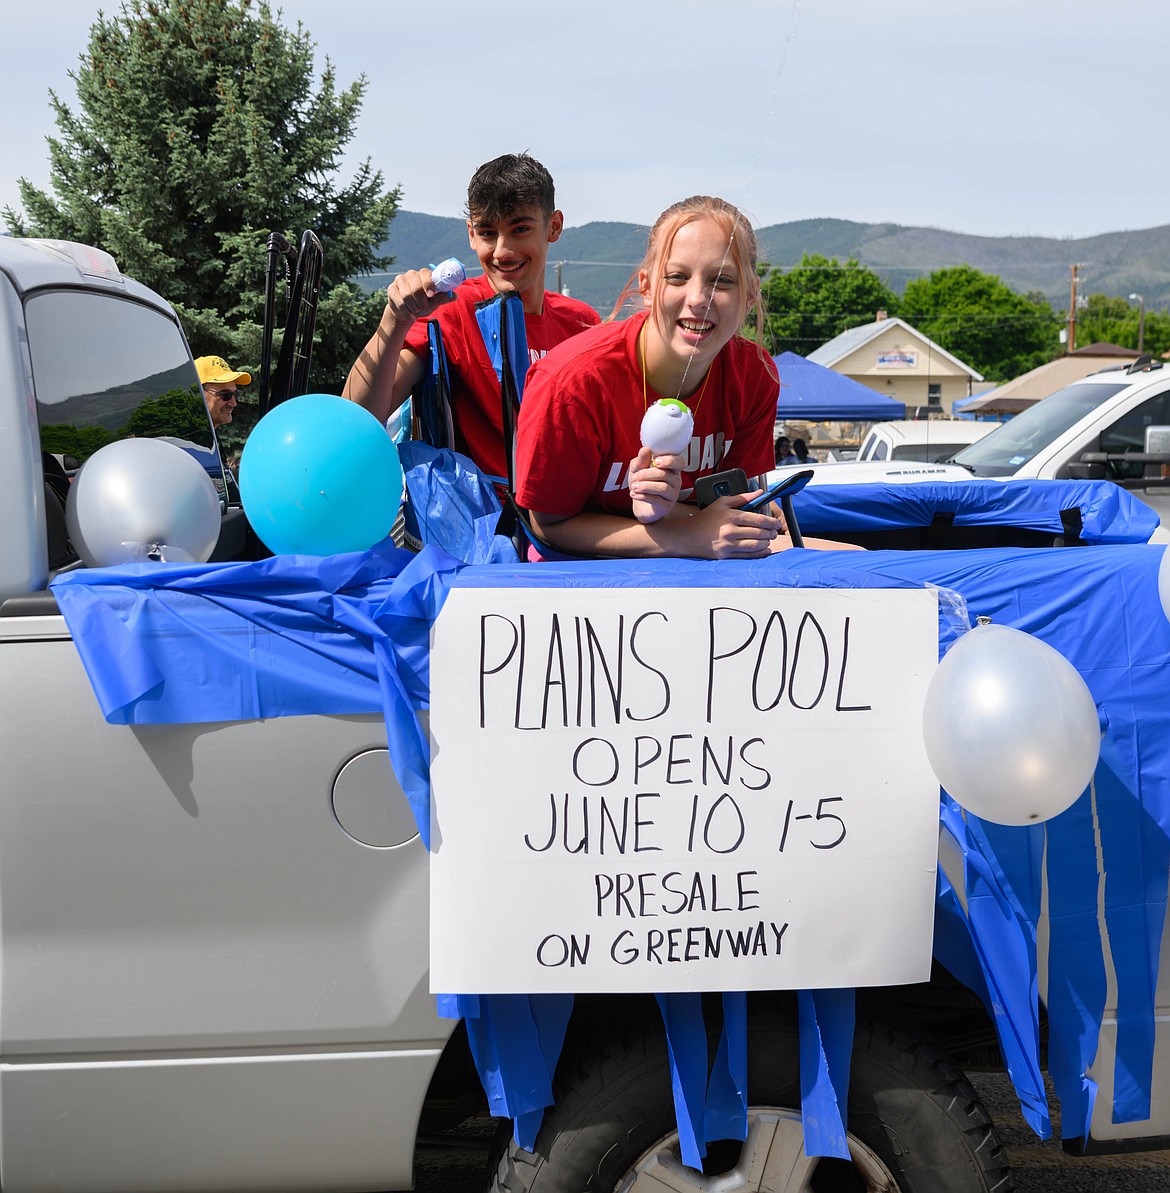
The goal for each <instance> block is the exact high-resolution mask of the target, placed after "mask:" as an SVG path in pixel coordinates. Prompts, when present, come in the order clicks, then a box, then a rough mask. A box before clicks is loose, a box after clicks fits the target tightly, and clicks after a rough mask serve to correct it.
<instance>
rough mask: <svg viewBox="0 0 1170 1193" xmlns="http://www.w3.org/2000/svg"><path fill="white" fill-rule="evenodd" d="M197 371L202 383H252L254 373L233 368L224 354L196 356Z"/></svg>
mask: <svg viewBox="0 0 1170 1193" xmlns="http://www.w3.org/2000/svg"><path fill="white" fill-rule="evenodd" d="M195 371H196V372H197V373H198V374H199V384H200V385H226V384H227V383H228V382H229V381H230V382H234V383H235V384H236V385H251V384H252V374H251V373H241V372H239V371H238V370H237V369H233V368H232V367H231V365H229V364H228V362H227V361H226V360H224V358H223V357H222V356H199V357H196V358H195Z"/></svg>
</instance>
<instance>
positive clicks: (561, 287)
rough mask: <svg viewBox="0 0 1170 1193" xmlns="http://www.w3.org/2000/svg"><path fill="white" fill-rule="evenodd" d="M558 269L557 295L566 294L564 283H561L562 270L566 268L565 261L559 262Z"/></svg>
mask: <svg viewBox="0 0 1170 1193" xmlns="http://www.w3.org/2000/svg"><path fill="white" fill-rule="evenodd" d="M556 268H557V293H558V294H564V292H565V287H564V283H563V282H562V281H561V270H562V269H564V268H565V263H564V262H563V261H558V262H557V266H556Z"/></svg>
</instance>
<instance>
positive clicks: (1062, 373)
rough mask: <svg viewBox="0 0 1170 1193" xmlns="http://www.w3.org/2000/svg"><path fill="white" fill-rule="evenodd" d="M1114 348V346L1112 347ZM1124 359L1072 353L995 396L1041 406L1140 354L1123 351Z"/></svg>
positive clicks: (1022, 377)
mask: <svg viewBox="0 0 1170 1193" xmlns="http://www.w3.org/2000/svg"><path fill="white" fill-rule="evenodd" d="M1113 346H1115V345H1113ZM1122 353H1124V355H1122V354H1119V353H1117V352H1112V353H1099V354H1096V355H1090V354H1089V353H1085V354H1084V355H1082V354H1081V353H1080V352H1070V353H1069V354H1068V355H1067V356H1058V357H1057V358H1056V359H1055V360H1050V361H1049V362H1048V363H1047V364H1046V365H1041V366H1040V367H1039V368H1036V369H1031V370H1029V371H1028V372H1027V373H1022V374H1021V375H1020V376H1019V377H1016V378H1015V379H1014V380H1012V381H1007V382H1005V383H1004V384H1003V385H1001V386H1000V387H999V388H998V389H997V390H996V391H995V396H996V398H997V399H999V400H1000V401H1002V400H1004V399H1005V398H1013V399H1016V398H1018V399H1020V400H1021V401H1023V403H1024V404H1025V405H1029V404H1031V403H1032V402H1038V401H1040V399H1041V398H1046V397H1048V395H1049V394H1054V393H1056V391H1057V390H1058V389H1064V387H1065V386H1066V385H1072V383H1073V382H1074V381H1080V379H1081V378H1082V377H1088V376H1089V374H1090V373H1099V372H1100V371H1101V370H1102V369H1107V368H1119V367H1121V366H1122V364H1123V363H1124V361H1126V360H1135V359H1136V358H1137V353H1136V352H1134V353H1129V352H1127V351H1126V350H1125V349H1122ZM977 408H981V407H977V406H976V404H975V403H972V404H971V405H970V406H968V407H966V409H968V410H974V409H977Z"/></svg>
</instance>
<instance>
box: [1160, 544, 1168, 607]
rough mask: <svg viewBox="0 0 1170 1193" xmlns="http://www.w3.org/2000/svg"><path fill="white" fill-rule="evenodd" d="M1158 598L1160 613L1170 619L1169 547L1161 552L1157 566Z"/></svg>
mask: <svg viewBox="0 0 1170 1193" xmlns="http://www.w3.org/2000/svg"><path fill="white" fill-rule="evenodd" d="M1158 598H1159V600H1161V602H1162V612H1163V613H1165V614H1166V616H1167V617H1170V547H1167V548H1165V550H1163V552H1162V562H1161V563H1160V564H1159V565H1158Z"/></svg>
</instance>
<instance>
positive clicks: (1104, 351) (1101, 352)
mask: <svg viewBox="0 0 1170 1193" xmlns="http://www.w3.org/2000/svg"><path fill="white" fill-rule="evenodd" d="M1140 355H1141V353H1140V352H1138V350H1137V349H1136V348H1123V347H1122V346H1121V345H1120V344H1110V343H1107V342H1106V341H1105V340H1096V341H1095V342H1094V343H1092V344H1086V345H1085V346H1084V347H1083V348H1074V349H1073V351H1072V352H1070V353H1069V356H1124V357H1125V358H1126V359H1127V360H1137V358H1138V357H1139V356H1140Z"/></svg>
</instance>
